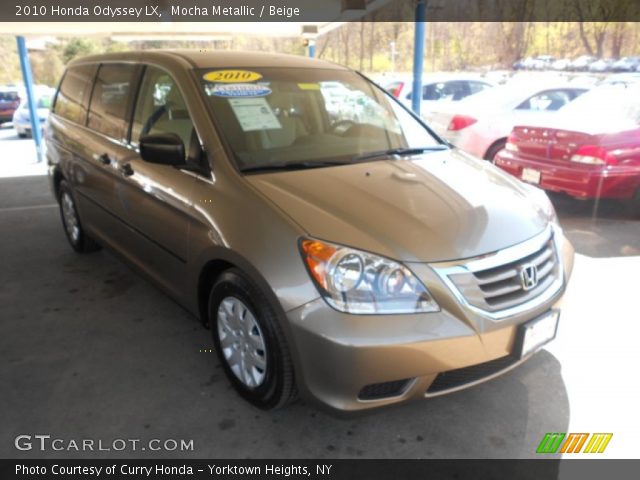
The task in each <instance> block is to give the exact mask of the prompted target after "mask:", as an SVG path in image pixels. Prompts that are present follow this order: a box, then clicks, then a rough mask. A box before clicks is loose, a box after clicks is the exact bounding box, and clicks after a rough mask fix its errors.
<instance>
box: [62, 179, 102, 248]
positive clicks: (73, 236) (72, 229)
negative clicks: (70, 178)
mask: <svg viewBox="0 0 640 480" xmlns="http://www.w3.org/2000/svg"><path fill="white" fill-rule="evenodd" d="M58 205H59V208H60V219H61V220H62V227H63V228H64V233H65V235H66V237H67V240H68V241H69V245H71V248H73V249H74V250H75V251H76V252H78V253H90V252H95V251H97V250H100V248H101V247H100V245H98V244H97V243H96V242H95V241H94V240H93V239H92V238H91V237H89V236H88V235H87V234H86V233H85V231H84V230H83V228H82V222H81V221H80V216H79V215H78V209H77V208H76V201H75V197H74V196H73V192H72V191H71V188H70V187H69V184H68V183H67V182H66V180H62V181H61V182H60V186H59V187H58Z"/></svg>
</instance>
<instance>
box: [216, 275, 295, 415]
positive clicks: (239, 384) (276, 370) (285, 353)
mask: <svg viewBox="0 0 640 480" xmlns="http://www.w3.org/2000/svg"><path fill="white" fill-rule="evenodd" d="M208 311H209V319H210V322H209V324H210V325H211V333H212V335H213V343H214V347H215V350H216V353H217V354H218V358H219V360H220V362H221V363H222V366H223V369H224V371H225V374H226V375H227V377H228V378H229V381H230V382H231V383H232V384H233V386H234V387H235V389H236V390H237V391H238V393H239V394H240V395H241V396H242V397H244V398H245V399H246V400H248V401H249V402H251V403H252V404H254V405H256V406H257V407H259V408H262V409H265V410H269V409H275V408H280V407H283V406H284V405H286V404H287V403H289V402H291V401H292V400H293V399H294V398H295V396H296V389H295V384H294V378H293V365H292V362H291V356H290V354H289V349H288V347H287V343H286V340H285V338H284V335H283V333H282V330H281V328H280V324H279V319H278V315H277V313H276V311H275V310H274V309H273V307H272V306H271V305H270V303H269V301H268V300H267V298H266V296H265V295H264V294H263V292H262V291H261V290H260V289H259V288H258V287H257V286H256V285H255V284H253V282H251V280H249V279H248V278H247V277H246V275H244V273H242V272H241V271H240V270H238V269H235V268H232V269H229V270H227V271H226V272H224V273H223V274H222V275H221V276H220V278H219V279H218V280H217V281H216V282H215V284H214V285H213V287H212V289H211V293H210V295H209V310H208Z"/></svg>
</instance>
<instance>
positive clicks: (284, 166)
mask: <svg viewBox="0 0 640 480" xmlns="http://www.w3.org/2000/svg"><path fill="white" fill-rule="evenodd" d="M336 165H347V163H345V162H332V161H318V162H313V161H310V162H282V163H271V164H265V165H255V166H253V167H245V168H241V169H240V171H241V172H242V173H258V172H275V171H287V170H306V169H310V168H322V167H333V166H336Z"/></svg>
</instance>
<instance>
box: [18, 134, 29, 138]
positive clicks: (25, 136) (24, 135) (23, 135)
mask: <svg viewBox="0 0 640 480" xmlns="http://www.w3.org/2000/svg"><path fill="white" fill-rule="evenodd" d="M27 137H28V135H27V134H26V133H19V134H18V138H27Z"/></svg>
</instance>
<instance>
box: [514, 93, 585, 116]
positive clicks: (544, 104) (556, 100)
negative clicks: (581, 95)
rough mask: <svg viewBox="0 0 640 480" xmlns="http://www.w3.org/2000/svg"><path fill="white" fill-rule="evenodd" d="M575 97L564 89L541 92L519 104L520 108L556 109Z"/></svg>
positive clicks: (536, 109)
mask: <svg viewBox="0 0 640 480" xmlns="http://www.w3.org/2000/svg"><path fill="white" fill-rule="evenodd" d="M572 99H573V98H572V97H571V95H569V93H568V92H566V91H564V90H547V91H545V92H540V93H538V94H536V95H534V96H532V97H530V98H528V99H527V100H525V101H524V102H522V103H521V104H520V105H518V107H517V108H518V110H533V111H538V112H542V111H556V110H559V109H560V108H562V107H564V106H565V105H566V104H567V103H569V102H570V101H571V100H572Z"/></svg>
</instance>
